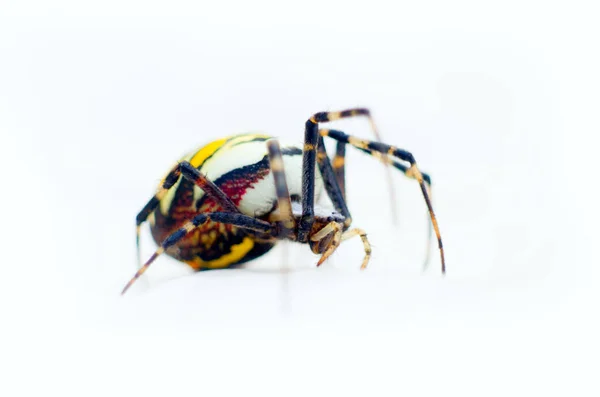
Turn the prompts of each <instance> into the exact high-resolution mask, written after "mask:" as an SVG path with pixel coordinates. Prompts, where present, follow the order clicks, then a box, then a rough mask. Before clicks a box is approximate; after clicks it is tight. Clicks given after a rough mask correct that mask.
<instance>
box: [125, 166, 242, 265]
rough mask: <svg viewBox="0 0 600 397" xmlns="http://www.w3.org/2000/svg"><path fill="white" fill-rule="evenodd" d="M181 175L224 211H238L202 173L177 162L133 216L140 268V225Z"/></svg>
mask: <svg viewBox="0 0 600 397" xmlns="http://www.w3.org/2000/svg"><path fill="white" fill-rule="evenodd" d="M181 176H183V177H184V178H186V179H187V180H189V181H191V182H193V183H194V184H196V186H198V187H199V188H201V189H202V190H203V191H204V193H205V194H206V195H207V196H209V197H210V198H212V199H213V200H214V201H215V202H216V203H218V204H219V205H220V206H221V207H222V208H223V209H225V210H226V211H230V212H233V213H240V211H239V210H238V208H237V207H236V206H235V204H233V202H232V201H231V199H230V198H229V197H227V195H226V194H225V193H223V191H222V190H221V189H219V187H217V186H216V185H215V184H214V183H213V182H211V181H210V180H209V179H208V178H206V176H205V175H204V174H202V173H201V172H200V171H198V170H197V169H196V168H194V166H193V165H191V164H190V163H189V162H187V161H181V162H178V163H177V164H176V165H175V166H174V167H173V168H172V169H171V171H169V173H168V174H167V176H165V177H164V178H163V180H162V182H161V187H160V188H159V189H158V191H157V192H156V194H155V195H154V196H153V197H152V198H151V199H150V200H149V201H148V203H147V204H146V205H145V206H144V208H143V209H142V210H141V211H140V212H139V213H138V215H137V216H136V218H135V243H136V249H137V261H138V268H140V267H141V265H142V263H141V257H140V228H141V225H142V223H144V222H145V221H146V220H147V219H148V216H150V214H151V213H152V212H153V211H154V210H155V209H156V207H158V205H159V204H160V202H161V200H162V199H163V198H164V197H165V195H166V194H167V192H168V191H169V189H171V188H172V187H173V186H174V185H175V183H176V182H177V181H178V180H179V178H180V177H181Z"/></svg>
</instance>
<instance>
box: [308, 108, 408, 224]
mask: <svg viewBox="0 0 600 397" xmlns="http://www.w3.org/2000/svg"><path fill="white" fill-rule="evenodd" d="M317 115H319V116H320V118H322V119H326V120H318V121H319V122H329V121H335V120H339V119H343V118H350V117H357V116H364V117H366V118H367V119H368V121H369V125H370V127H371V131H373V135H375V140H376V141H378V142H381V141H382V139H381V135H380V134H379V129H378V128H377V125H376V124H375V121H374V120H373V116H372V115H371V111H370V110H369V109H366V108H352V109H346V110H342V111H337V112H321V113H317V114H315V116H317ZM345 146H346V144H345V143H343V142H338V144H337V147H336V155H335V157H334V159H333V168H334V170H335V172H336V175H337V176H336V178H337V179H338V185H339V186H340V189H341V191H342V196H343V197H344V199H345V198H346V183H345V179H344V173H345V167H344V160H345V154H346V148H345ZM381 161H382V163H383V164H384V165H385V171H386V178H387V184H388V187H389V192H390V208H391V215H392V219H393V220H394V222H396V221H397V219H398V214H397V212H396V206H395V204H396V202H397V201H396V190H395V189H394V184H393V180H392V173H391V172H390V168H389V167H388V164H390V161H391V159H390V158H389V157H388V156H387V155H386V154H385V153H384V154H382V156H381Z"/></svg>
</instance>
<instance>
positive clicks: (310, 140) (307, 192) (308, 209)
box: [298, 108, 396, 242]
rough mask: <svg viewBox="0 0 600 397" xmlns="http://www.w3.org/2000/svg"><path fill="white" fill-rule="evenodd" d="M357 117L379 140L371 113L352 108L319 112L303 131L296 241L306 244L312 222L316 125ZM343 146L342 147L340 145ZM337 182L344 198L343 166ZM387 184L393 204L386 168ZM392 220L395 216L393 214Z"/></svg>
mask: <svg viewBox="0 0 600 397" xmlns="http://www.w3.org/2000/svg"><path fill="white" fill-rule="evenodd" d="M357 116H365V117H367V118H368V120H369V124H370V125H371V129H372V130H373V133H374V134H375V138H376V139H377V140H381V139H380V136H379V131H378V129H377V126H376V125H375V122H374V121H373V118H372V117H371V112H370V111H369V109H366V108H352V109H346V110H342V111H339V112H320V113H316V114H314V115H313V116H312V117H311V118H310V119H309V120H308V121H307V122H306V127H305V131H304V157H303V160H302V178H303V180H302V218H301V219H300V224H299V228H298V241H299V242H306V241H307V238H308V237H307V236H308V232H309V230H310V228H311V227H312V224H313V222H314V209H313V206H314V177H315V148H316V145H317V136H318V135H319V131H318V128H317V123H323V122H328V121H334V120H339V119H343V118H349V117H357ZM341 146H343V145H341ZM341 146H338V151H337V153H338V155H340V157H339V158H342V159H343V158H344V156H343V153H344V150H345V149H343V148H342V147H341ZM383 159H384V162H386V160H385V159H387V156H386V154H385V153H384V154H383ZM337 168H338V176H337V179H338V181H339V180H341V181H342V184H341V185H340V184H339V183H338V185H339V186H340V189H341V192H342V197H344V196H345V183H344V181H343V179H340V175H343V173H344V170H343V166H338V167H337ZM386 169H387V170H388V171H387V177H388V182H389V186H390V194H391V198H392V202H395V201H396V200H395V192H394V189H393V184H392V179H391V174H390V172H389V168H388V167H386ZM393 211H395V207H392V212H393ZM393 218H394V219H395V218H396V216H395V214H394V213H393Z"/></svg>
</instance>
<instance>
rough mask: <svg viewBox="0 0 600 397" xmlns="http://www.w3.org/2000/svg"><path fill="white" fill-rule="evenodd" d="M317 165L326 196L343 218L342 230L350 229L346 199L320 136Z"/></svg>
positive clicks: (350, 222)
mask: <svg viewBox="0 0 600 397" xmlns="http://www.w3.org/2000/svg"><path fill="white" fill-rule="evenodd" d="M317 164H318V165H319V170H320V171H321V175H322V176H323V183H324V185H325V191H326V192H327V195H328V196H329V198H330V199H331V202H332V203H333V206H334V208H335V210H336V211H337V212H339V213H340V214H342V215H343V216H344V218H345V221H344V230H346V229H348V228H349V227H350V224H352V216H351V215H350V210H349V209H348V205H347V203H346V199H345V198H344V192H343V191H342V188H341V187H340V185H339V182H338V178H337V175H336V173H335V167H334V166H332V165H331V161H330V160H329V156H328V155H327V149H326V148H325V144H324V143H323V138H322V137H320V136H319V139H318V143H317Z"/></svg>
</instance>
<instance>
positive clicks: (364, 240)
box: [342, 228, 371, 270]
mask: <svg viewBox="0 0 600 397" xmlns="http://www.w3.org/2000/svg"><path fill="white" fill-rule="evenodd" d="M354 236H360V238H361V240H362V243H363V247H364V248H365V258H364V259H363V262H362V265H360V269H361V270H364V269H366V268H367V264H368V263H369V259H371V244H369V240H368V239H367V233H365V231H364V230H362V229H358V228H354V229H351V230H347V231H345V232H344V234H343V235H342V241H345V240H348V239H349V238H352V237H354Z"/></svg>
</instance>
